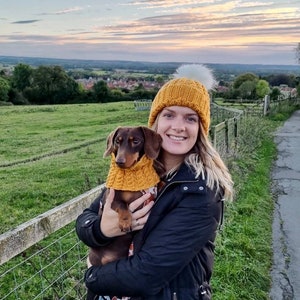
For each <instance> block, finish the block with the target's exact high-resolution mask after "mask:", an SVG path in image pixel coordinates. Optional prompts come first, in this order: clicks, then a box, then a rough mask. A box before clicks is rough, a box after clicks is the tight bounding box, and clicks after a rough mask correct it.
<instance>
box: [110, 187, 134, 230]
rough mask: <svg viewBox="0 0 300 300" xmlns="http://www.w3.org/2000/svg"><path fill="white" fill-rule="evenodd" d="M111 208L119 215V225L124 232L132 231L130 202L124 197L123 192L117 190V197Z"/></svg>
mask: <svg viewBox="0 0 300 300" xmlns="http://www.w3.org/2000/svg"><path fill="white" fill-rule="evenodd" d="M111 208H112V209H113V210H115V211H116V212H117V213H118V215H119V227H120V229H121V231H123V232H129V231H131V229H132V228H131V223H132V217H131V212H130V211H129V208H128V204H127V203H126V202H125V201H123V199H122V192H121V191H115V198H114V200H113V202H112V204H111Z"/></svg>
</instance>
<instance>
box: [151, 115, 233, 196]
mask: <svg viewBox="0 0 300 300" xmlns="http://www.w3.org/2000/svg"><path fill="white" fill-rule="evenodd" d="M159 115H160V113H159V114H158V115H157V117H156V119H155V121H154V123H153V125H152V129H153V130H155V131H157V123H158V118H159ZM184 162H185V163H186V164H187V165H188V166H189V167H190V168H191V169H192V170H193V171H194V173H195V177H196V178H198V177H199V176H202V178H204V179H206V181H207V186H208V187H209V188H211V189H214V188H216V191H217V192H218V191H220V190H222V191H223V193H224V198H225V199H227V200H232V199H233V181H232V178H231V175H230V173H229V170H228V168H227V166H226V165H225V163H224V162H223V160H222V158H221V156H220V154H219V153H218V152H217V150H216V149H215V148H214V147H213V145H212V144H211V142H210V141H209V138H208V136H207V134H206V130H205V129H204V128H203V126H202V124H201V122H199V132H198V139H197V141H196V144H195V145H194V147H193V148H192V149H191V151H190V152H189V153H187V155H186V157H185V159H184ZM178 167H179V166H177V168H178ZM174 172H176V168H173V169H172V170H170V171H169V172H168V174H167V175H168V176H171V175H172V174H174Z"/></svg>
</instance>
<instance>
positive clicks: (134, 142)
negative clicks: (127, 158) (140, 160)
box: [132, 139, 141, 145]
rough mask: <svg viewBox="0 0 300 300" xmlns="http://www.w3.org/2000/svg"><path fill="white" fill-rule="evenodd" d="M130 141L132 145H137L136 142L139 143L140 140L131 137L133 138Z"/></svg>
mask: <svg viewBox="0 0 300 300" xmlns="http://www.w3.org/2000/svg"><path fill="white" fill-rule="evenodd" d="M132 143H133V144H134V145H138V144H140V143H141V140H139V139H133V140H132Z"/></svg>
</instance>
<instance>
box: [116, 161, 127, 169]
mask: <svg viewBox="0 0 300 300" xmlns="http://www.w3.org/2000/svg"><path fill="white" fill-rule="evenodd" d="M125 163H126V161H125V159H118V160H116V164H117V165H118V166H119V167H120V168H122V167H123V166H125Z"/></svg>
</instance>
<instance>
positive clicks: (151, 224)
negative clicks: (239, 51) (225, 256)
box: [77, 65, 233, 300]
mask: <svg viewBox="0 0 300 300" xmlns="http://www.w3.org/2000/svg"><path fill="white" fill-rule="evenodd" d="M198 75H200V76H202V77H203V78H202V79H199V77H197V76H198ZM175 76H176V77H177V78H175V79H172V80H170V81H169V82H167V83H166V84H165V85H164V86H163V87H162V88H161V89H160V91H159V92H158V93H157V95H156V97H155V99H154V100H153V103H152V107H151V110H150V115H149V121H148V124H149V126H150V127H152V128H153V129H154V130H155V131H156V132H158V133H159V134H160V135H161V137H162V140H163V142H162V149H161V152H160V155H159V161H160V162H161V163H162V164H163V165H164V167H165V170H166V173H165V176H164V177H163V178H162V180H163V181H164V182H165V185H164V187H163V188H162V189H161V190H160V191H159V194H158V196H157V198H156V200H155V203H153V202H151V203H149V204H148V205H146V206H145V207H143V208H142V209H140V210H136V209H137V207H139V206H140V204H141V203H143V202H144V201H145V199H147V197H148V196H149V195H147V194H146V195H144V196H142V197H141V198H139V199H138V200H136V201H134V202H133V203H132V204H130V210H131V211H132V212H133V213H132V217H133V230H139V231H137V233H136V235H135V237H134V241H133V244H134V254H133V255H132V256H130V257H128V258H125V259H120V260H118V261H114V262H111V263H108V264H106V265H104V266H101V267H95V266H91V267H90V268H89V269H88V270H87V272H86V275H85V283H86V286H87V288H88V289H89V290H90V291H92V292H94V293H96V294H98V295H117V296H118V297H119V298H122V296H127V297H129V299H147V300H152V299H153V300H154V299H155V300H159V299H163V300H167V299H172V300H174V299H177V300H187V299H188V300H190V299H210V298H211V288H210V279H211V275H212V268H213V257H214V240H215V236H216V233H217V229H218V227H219V225H220V223H221V221H222V214H223V200H224V198H227V199H231V197H232V186H233V183H232V180H231V176H230V174H229V172H228V170H227V168H226V166H225V165H224V163H223V161H222V159H221V158H220V156H219V154H218V153H217V152H216V150H215V149H214V148H213V147H212V145H211V143H210V142H209V140H208V131H209V125H210V98H209V94H208V91H207V90H208V89H210V88H211V87H212V86H213V85H214V83H215V80H214V78H213V75H212V73H211V71H210V70H209V69H207V68H206V67H204V66H202V65H186V66H182V67H180V68H179V69H178V70H177V74H175ZM191 78H193V79H191ZM205 81H206V86H207V87H205V86H204V82H205ZM113 195H114V191H113V190H110V193H109V196H108V198H107V200H106V201H107V202H106V203H107V204H106V205H105V206H104V209H103V214H102V218H101V219H100V218H99V217H98V216H97V212H98V208H99V199H96V201H95V202H94V203H93V204H92V205H91V207H90V208H89V209H87V210H85V211H84V212H83V214H82V215H80V216H79V218H78V220H77V232H78V235H79V237H80V239H82V241H83V242H85V243H86V244H87V245H89V246H93V247H96V246H98V247H99V246H101V245H104V244H106V243H109V242H110V241H111V240H112V239H113V238H114V237H115V236H118V235H120V234H122V233H121V232H120V229H119V228H118V225H117V224H118V220H117V216H116V213H115V212H114V211H113V210H111V208H110V203H111V199H112V198H113ZM100 299H101V298H100ZM115 299H117V298H115ZM126 299H128V298H126Z"/></svg>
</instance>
